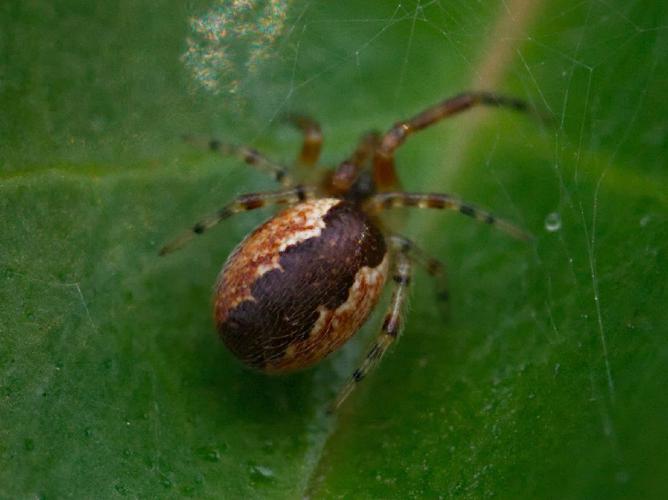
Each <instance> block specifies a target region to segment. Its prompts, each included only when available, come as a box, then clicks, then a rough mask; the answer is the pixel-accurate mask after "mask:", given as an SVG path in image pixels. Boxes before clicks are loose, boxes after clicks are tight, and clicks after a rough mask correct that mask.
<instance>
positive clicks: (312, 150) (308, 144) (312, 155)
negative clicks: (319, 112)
mask: <svg viewBox="0 0 668 500" xmlns="http://www.w3.org/2000/svg"><path fill="white" fill-rule="evenodd" d="M287 120H288V121H289V122H290V123H291V124H292V125H294V126H295V127H296V128H298V129H299V130H300V131H301V132H302V134H303V136H304V142H303V143H302V149H301V151H300V153H299V156H298V157H297V163H298V164H300V165H305V166H309V167H311V166H313V165H315V164H316V163H318V159H319V158H320V150H321V149H322V130H321V129H320V124H319V123H318V122H317V121H315V120H314V119H312V118H310V117H308V116H305V115H288V116H287Z"/></svg>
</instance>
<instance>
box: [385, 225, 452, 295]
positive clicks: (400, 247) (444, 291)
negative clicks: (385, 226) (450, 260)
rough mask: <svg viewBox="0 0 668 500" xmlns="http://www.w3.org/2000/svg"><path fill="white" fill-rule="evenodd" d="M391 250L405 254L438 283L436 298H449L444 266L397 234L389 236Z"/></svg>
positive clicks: (410, 241)
mask: <svg viewBox="0 0 668 500" xmlns="http://www.w3.org/2000/svg"><path fill="white" fill-rule="evenodd" d="M390 244H391V245H392V248H394V249H395V250H397V251H399V252H403V253H404V254H406V255H407V256H408V257H409V258H410V259H411V261H413V262H415V263H416V264H418V265H419V266H421V267H423V268H424V269H425V271H427V273H428V274H429V275H430V276H431V277H432V278H434V279H436V280H437V282H438V298H439V299H441V300H443V301H447V300H448V298H449V293H448V285H447V276H446V273H445V264H443V262H441V261H440V260H438V259H437V258H435V257H432V256H431V255H429V254H428V253H427V252H425V251H424V250H422V249H421V248H420V247H418V246H417V245H416V244H415V243H414V242H413V241H412V240H410V239H408V238H406V237H405V236H401V235H398V234H393V235H392V236H390Z"/></svg>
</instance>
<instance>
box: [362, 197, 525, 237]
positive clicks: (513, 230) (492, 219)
mask: <svg viewBox="0 0 668 500" xmlns="http://www.w3.org/2000/svg"><path fill="white" fill-rule="evenodd" d="M365 207H366V208H367V209H368V210H369V211H370V212H371V213H377V212H381V211H383V210H388V209H390V208H399V207H417V208H436V209H441V210H454V211H457V212H459V213H461V214H464V215H467V216H469V217H472V218H474V219H476V220H478V221H480V222H484V223H485V224H489V225H492V226H495V227H497V228H498V229H500V230H502V231H504V232H506V233H508V234H509V235H510V236H512V237H514V238H517V239H520V240H529V239H531V235H530V234H529V233H527V232H526V231H524V230H522V229H520V228H519V227H517V226H516V225H514V224H513V223H511V222H508V221H506V220H504V219H500V218H498V217H496V216H494V215H493V214H491V213H489V212H486V211H484V210H481V209H479V208H476V207H474V206H472V205H470V204H468V203H466V202H464V201H462V200H460V199H459V198H456V197H454V196H451V195H449V194H444V193H403V192H389V193H378V194H375V195H373V196H372V197H371V198H369V200H368V201H367V202H366V204H365Z"/></svg>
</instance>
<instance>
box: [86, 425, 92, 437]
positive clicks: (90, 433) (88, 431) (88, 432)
mask: <svg viewBox="0 0 668 500" xmlns="http://www.w3.org/2000/svg"><path fill="white" fill-rule="evenodd" d="M84 435H85V436H86V437H91V436H92V435H93V429H91V428H90V427H86V428H85V429H84Z"/></svg>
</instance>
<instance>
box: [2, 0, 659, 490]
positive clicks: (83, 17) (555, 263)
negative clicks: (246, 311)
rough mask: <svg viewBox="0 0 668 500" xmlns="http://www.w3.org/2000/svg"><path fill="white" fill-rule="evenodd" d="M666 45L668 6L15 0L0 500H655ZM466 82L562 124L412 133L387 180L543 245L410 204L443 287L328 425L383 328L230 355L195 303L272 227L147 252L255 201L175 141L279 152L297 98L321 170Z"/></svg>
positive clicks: (255, 182) (522, 120)
mask: <svg viewBox="0 0 668 500" xmlns="http://www.w3.org/2000/svg"><path fill="white" fill-rule="evenodd" d="M244 5H251V6H252V8H249V9H246V8H244ZM667 54H668V5H667V4H666V3H665V2H650V1H630V2H629V1H617V0H612V1H606V2H601V1H596V0H585V1H582V2H574V1H561V0H552V1H548V0H545V1H539V0H536V1H534V2H530V1H529V0H506V1H504V2H467V1H463V0H459V1H449V0H441V1H427V0H423V1H417V2H416V1H413V0H409V1H406V2H389V1H367V2H356V1H351V0H344V1H340V2H324V1H314V2H301V1H296V0H295V1H293V2H281V1H260V0H257V1H248V2H242V1H239V0H236V1H225V2H220V1H219V2H216V1H213V0H210V1H200V0H196V1H189V2H179V1H174V0H156V1H151V2H148V1H144V2H140V1H132V0H125V1H119V2H88V1H75V0H68V1H64V2H55V3H54V2H47V1H45V0H31V1H20V2H19V1H9V2H3V3H2V5H0V223H1V227H2V230H1V231H0V280H1V281H0V283H1V285H0V338H1V339H2V341H1V342H0V497H3V498H28V497H39V498H61V497H75V498H81V497H102V498H108V497H121V496H128V497H181V496H192V497H204V498H214V497H215V498H219V497H223V498H240V497H251V498H299V497H303V496H309V497H311V498H334V497H355V498H381V497H382V498H422V497H431V498H433V497H453V496H458V497H464V498H480V497H484V496H497V497H502V498H511V497H512V498H517V497H526V498H529V497H531V498H536V497H541V498H556V497H558V498H611V497H613V498H621V497H643V498H665V497H666V496H667V495H668V425H666V424H667V423H668V391H666V386H667V385H668V371H667V370H666V366H668V339H667V335H668V331H667V329H666V325H667V324H668V314H667V313H666V304H668V296H667V295H668V294H667V293H666V276H667V274H668V262H667V253H666V250H667V243H668V217H667V215H666V214H667V211H666V209H667V206H668V189H667V188H668V182H667V174H666V153H667V151H668V139H667V137H668V100H667V99H666V89H667V88H668V57H667ZM472 87H475V88H487V89H490V90H496V91H502V92H504V93H508V94H512V95H515V96H519V97H521V98H524V99H526V100H528V101H529V102H531V103H532V104H533V105H535V106H536V107H538V108H540V109H543V110H545V111H546V112H547V113H548V114H550V115H551V116H552V117H553V120H552V121H553V123H551V124H549V125H543V124H540V123H537V122H536V121H535V120H532V119H531V118H529V117H526V116H522V115H518V114H514V113H510V112H504V111H497V110H485V111H482V110H476V111H473V112H471V113H469V114H468V115H466V116H460V117H457V118H456V119H453V120H451V121H449V122H447V123H442V124H440V125H439V126H437V127H435V128H433V129H430V130H428V131H425V132H424V133H423V134H421V135H420V136H419V137H418V136H415V137H414V138H412V139H411V140H410V141H409V142H408V143H407V144H406V146H405V147H404V148H402V150H401V151H400V153H399V154H398V165H399V173H400V176H401V177H402V180H403V181H404V184H405V185H406V187H407V188H410V189H412V190H429V191H439V190H441V191H447V192H456V193H458V194H459V195H461V196H462V197H463V198H465V199H467V200H470V201H472V202H475V203H477V204H479V205H483V206H486V207H490V208H492V209H493V210H494V211H495V213H497V214H499V215H502V216H505V217H507V218H509V219H511V220H514V221H517V222H518V223H520V224H521V225H523V226H524V227H526V228H527V229H528V230H530V231H531V232H532V233H533V234H534V235H535V240H534V241H533V242H531V243H530V244H528V245H526V244H522V243H519V242H516V241H513V240H511V239H509V238H507V237H506V236H505V235H504V234H502V233H499V232H494V231H492V230H490V229H489V228H487V227H481V226H479V225H476V224H475V223H472V222H470V221H469V220H462V219H464V218H462V217H459V216H457V215H451V214H444V213H427V212H420V213H410V214H407V216H406V220H405V223H406V224H405V233H406V234H408V235H410V236H411V237H413V238H414V239H416V240H418V241H420V242H422V244H423V246H424V247H425V248H427V249H429V251H430V252H432V253H434V254H435V255H438V256H440V257H442V258H443V259H444V260H446V261H447V262H448V277H449V289H450V294H451V297H452V298H451V301H450V303H449V305H448V306H447V307H446V306H445V305H444V304H443V303H442V302H439V301H437V300H436V299H435V298H434V295H435V292H436V287H435V285H434V284H433V283H432V282H431V281H430V279H429V278H428V276H426V275H425V274H424V273H423V272H421V271H418V272H417V276H416V279H415V280H414V287H413V291H412V300H411V307H410V310H409V312H408V313H407V318H406V325H407V326H406V328H405V331H404V333H403V336H402V338H401V340H400V342H398V344H397V345H396V347H395V348H394V349H393V350H392V351H391V352H390V353H389V354H388V356H387V357H386V358H385V359H384V361H383V363H382V364H381V366H380V367H379V369H378V370H377V371H376V373H375V374H374V375H373V376H372V377H370V378H369V379H368V380H366V381H365V382H364V384H362V385H361V386H360V388H359V389H358V390H357V391H356V392H355V393H354V394H353V395H352V396H351V397H350V399H349V400H348V401H347V402H346V404H345V406H344V407H343V408H342V409H341V411H340V412H339V413H338V414H336V415H335V416H333V417H327V416H326V414H325V409H326V407H327V404H328V403H329V402H330V401H331V399H332V397H333V396H334V394H335V393H336V391H337V389H338V388H339V387H340V385H341V384H342V382H343V381H344V380H345V378H346V377H347V376H348V375H349V374H350V373H351V372H352V370H353V369H354V367H355V366H356V363H357V361H358V360H359V357H360V356H361V355H362V353H363V350H364V348H365V346H366V345H367V344H368V342H369V341H370V339H371V337H372V336H373V335H374V333H375V331H376V328H377V324H378V320H379V319H380V318H379V316H380V314H376V315H375V317H374V318H372V320H371V322H370V323H369V324H368V325H367V326H366V327H365V328H364V329H363V331H362V333H361V334H360V335H359V336H358V337H357V338H356V339H355V340H353V341H352V342H351V343H350V345H349V346H347V347H346V348H345V349H344V350H343V351H342V352H340V353H337V354H335V355H333V356H332V357H331V359H329V360H327V361H326V362H324V363H322V364H321V365H319V366H318V367H316V368H314V369H312V370H310V371H307V372H304V373H301V374H296V375H291V376H288V377H281V378H268V377H265V376H263V375H260V374H256V373H251V372H248V371H246V370H245V369H243V368H242V367H241V366H240V365H239V364H238V363H237V362H236V361H235V360H234V358H233V357H232V356H231V355H230V354H229V353H228V352H227V351H226V350H225V349H224V347H223V346H222V344H221V343H220V342H219V341H218V339H217V338H216V335H215V334H214V333H213V327H212V324H211V319H210V314H211V313H210V293H211V287H212V284H213V282H214V280H215V276H216V273H217V272H218V270H219V268H220V266H221V263H222V262H223V261H224V259H225V258H226V256H227V254H228V253H229V251H230V250H231V249H232V248H233V247H234V245H235V244H236V243H237V242H238V241H239V240H240V239H241V238H242V237H243V236H244V234H246V233H247V232H248V230H249V229H250V228H252V227H253V225H254V224H257V223H259V222H260V221H262V220H263V219H264V218H265V217H267V213H266V212H265V213H252V214H245V215H242V216H239V217H238V218H236V219H233V220H230V221H228V222H226V223H225V225H224V227H220V228H217V230H216V231H215V232H212V233H211V234H208V235H207V236H206V237H205V238H202V239H201V240H198V241H196V242H194V243H193V244H192V245H190V246H189V247H188V248H187V249H184V250H183V251H181V252H179V253H175V254H174V255H172V256H169V258H158V257H157V255H156V253H157V249H158V248H159V247H160V245H161V244H163V243H164V242H165V241H167V240H168V239H169V238H171V237H173V236H174V235H176V234H177V233H178V232H179V231H180V230H181V229H183V228H184V227H186V226H187V225H189V224H190V223H192V222H193V221H194V220H196V219H197V218H198V217H199V216H201V215H202V214H205V213H208V212H209V211H211V210H213V209H215V208H217V207H219V206H220V205H222V204H223V203H225V202H226V201H227V200H229V199H230V198H231V197H232V196H234V195H235V194H238V193H242V192H247V191H253V190H261V189H270V188H271V187H272V183H271V181H270V180H268V179H265V178H264V177H263V176H262V175H261V174H259V173H256V172H252V171H249V170H248V169H247V168H245V167H244V166H243V165H240V164H239V163H238V162H237V161H235V160H232V159H229V160H221V159H220V158H216V157H212V156H210V155H208V154H204V153H201V152H199V151H193V150H192V149H191V148H189V147H188V146H186V145H184V144H182V143H181V141H180V138H179V137H180V136H181V134H183V133H199V134H207V135H208V134H214V135H215V136H217V137H220V138H222V139H225V140H228V141H232V142H240V143H249V144H253V145H254V146H256V147H258V148H261V149H262V150H263V151H265V152H266V153H267V154H268V155H270V156H272V157H274V158H276V159H278V160H280V161H284V162H288V163H289V162H290V161H292V159H293V158H294V156H295V155H296V152H297V150H298V148H299V136H298V134H296V133H295V132H294V131H292V130H290V129H288V128H286V127H285V126H284V125H282V124H281V120H280V117H281V115H282V114H283V113H285V112H289V111H301V112H308V113H311V114H313V115H314V116H316V117H318V118H319V119H320V120H321V122H322V124H323V130H324V133H325V150H324V156H323V162H324V163H325V164H335V163H336V162H337V161H340V160H341V159H342V158H344V157H345V156H346V155H347V154H348V153H349V152H350V150H351V148H352V147H353V145H354V143H355V141H356V139H357V137H358V136H359V135H360V134H361V133H362V132H364V131H366V130H368V129H370V128H380V129H384V128H386V127H388V126H389V125H390V124H391V123H393V122H394V121H395V120H397V119H399V118H402V117H406V116H410V115H411V114H412V113H414V112H416V111H418V110H420V109H421V108H423V107H425V106H426V105H428V104H432V103H434V102H437V101H438V100H441V99H443V98H444V97H447V96H449V95H453V94H456V93H458V92H460V91H462V90H465V89H469V88H472ZM379 313H382V311H379Z"/></svg>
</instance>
